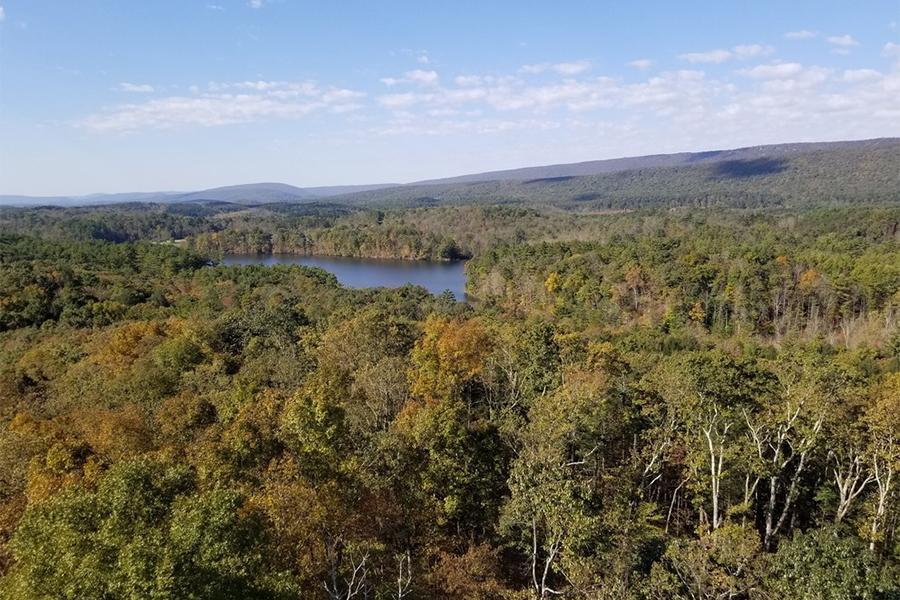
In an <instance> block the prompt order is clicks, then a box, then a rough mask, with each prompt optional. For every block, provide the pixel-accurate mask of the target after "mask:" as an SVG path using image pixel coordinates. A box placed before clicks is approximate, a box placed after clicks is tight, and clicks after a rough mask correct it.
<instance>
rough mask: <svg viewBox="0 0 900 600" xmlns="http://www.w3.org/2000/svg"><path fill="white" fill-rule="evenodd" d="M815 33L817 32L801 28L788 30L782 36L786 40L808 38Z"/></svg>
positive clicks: (815, 34) (812, 36) (814, 35)
mask: <svg viewBox="0 0 900 600" xmlns="http://www.w3.org/2000/svg"><path fill="white" fill-rule="evenodd" d="M817 35H818V34H817V33H816V32H814V31H809V30H808V29H801V30H800V31H788V32H787V33H785V34H784V38H785V39H787V40H808V39H811V38H814V37H816V36H817Z"/></svg>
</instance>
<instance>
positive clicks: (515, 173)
mask: <svg viewBox="0 0 900 600" xmlns="http://www.w3.org/2000/svg"><path fill="white" fill-rule="evenodd" d="M897 143H898V140H897V139H896V138H880V139H874V140H860V141H843V142H812V143H796V144H770V145H766V146H750V147H747V148H735V149H732V150H711V151H708V152H678V153H675V154H651V155H647V156H630V157H625V158H613V159H608V160H590V161H585V162H577V163H566V164H555V165H543V166H538V167H524V168H520V169H508V170H504V171H488V172H485V173H474V174H471V175H460V176H457V177H446V178H441V179H429V180H426V181H417V182H415V183H414V185H440V184H448V183H476V182H483V181H523V180H530V179H548V178H557V177H584V176H588V175H603V174H606V173H618V172H621V171H637V170H644V169H656V168H660V167H688V166H697V165H703V164H712V163H722V162H728V161H748V160H759V159H761V158H790V157H794V156H797V155H800V154H809V153H811V152H823V151H841V150H848V149H859V148H870V149H874V148H880V147H883V146H894V145H896V144H897Z"/></svg>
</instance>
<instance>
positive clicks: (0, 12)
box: [0, 6, 6, 23]
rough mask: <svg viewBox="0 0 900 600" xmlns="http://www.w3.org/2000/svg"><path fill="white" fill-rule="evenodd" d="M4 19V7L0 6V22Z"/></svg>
mask: <svg viewBox="0 0 900 600" xmlns="http://www.w3.org/2000/svg"><path fill="white" fill-rule="evenodd" d="M4 20H6V9H4V8H3V7H2V6H0V23H2V22H3V21H4Z"/></svg>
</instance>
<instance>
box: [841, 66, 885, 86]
mask: <svg viewBox="0 0 900 600" xmlns="http://www.w3.org/2000/svg"><path fill="white" fill-rule="evenodd" d="M877 79H881V73H879V72H878V71H876V70H874V69H849V70H847V71H844V75H843V80H844V81H849V82H854V83H855V82H858V81H875V80H877Z"/></svg>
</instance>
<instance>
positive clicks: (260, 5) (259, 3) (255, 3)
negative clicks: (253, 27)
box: [247, 0, 266, 8]
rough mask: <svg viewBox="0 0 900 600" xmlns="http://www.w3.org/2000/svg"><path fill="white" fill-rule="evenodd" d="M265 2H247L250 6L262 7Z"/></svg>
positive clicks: (253, 0)
mask: <svg viewBox="0 0 900 600" xmlns="http://www.w3.org/2000/svg"><path fill="white" fill-rule="evenodd" d="M265 3H266V2H265V0H250V1H249V2H248V3H247V4H248V5H249V6H250V8H262V7H263V4H265Z"/></svg>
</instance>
